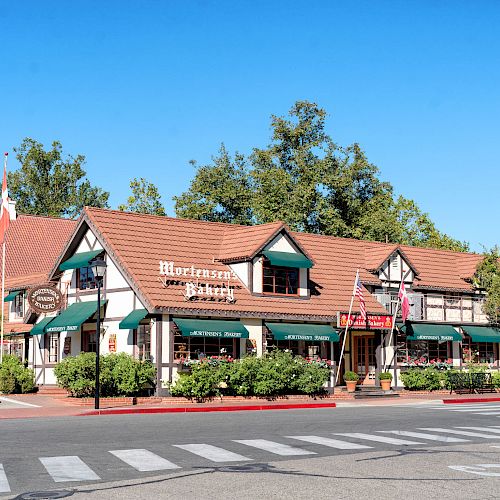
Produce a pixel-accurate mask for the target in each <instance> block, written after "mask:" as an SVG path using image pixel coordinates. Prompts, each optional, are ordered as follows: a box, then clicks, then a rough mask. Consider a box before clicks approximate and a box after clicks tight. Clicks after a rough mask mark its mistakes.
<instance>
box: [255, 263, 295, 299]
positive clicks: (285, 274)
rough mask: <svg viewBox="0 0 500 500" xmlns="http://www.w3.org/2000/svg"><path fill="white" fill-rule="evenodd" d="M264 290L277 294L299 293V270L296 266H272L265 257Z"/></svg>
mask: <svg viewBox="0 0 500 500" xmlns="http://www.w3.org/2000/svg"><path fill="white" fill-rule="evenodd" d="M262 280H263V281H262V291H263V292H264V293H272V294H276V295H297V294H298V288H299V270H298V269H297V268H294V267H278V266H272V265H271V263H270V262H269V260H268V259H264V266H263V278H262Z"/></svg>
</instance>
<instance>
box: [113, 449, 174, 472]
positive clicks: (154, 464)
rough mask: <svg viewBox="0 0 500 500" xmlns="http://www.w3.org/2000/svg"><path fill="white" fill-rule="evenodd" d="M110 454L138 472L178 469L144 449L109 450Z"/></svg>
mask: <svg viewBox="0 0 500 500" xmlns="http://www.w3.org/2000/svg"><path fill="white" fill-rule="evenodd" d="M110 453H111V454H112V455H114V456H115V457H117V458H119V459H120V460H122V461H123V462H125V463H126V464H128V465H131V466H132V467H133V468H134V469H136V470H138V471H139V472H151V471H155V470H167V469H179V468H180V467H179V466H178V465H175V464H174V463H172V462H169V461H168V460H166V459H164V458H162V457H160V456H158V455H156V454H155V453H152V452H150V451H148V450H144V449H136V450H110Z"/></svg>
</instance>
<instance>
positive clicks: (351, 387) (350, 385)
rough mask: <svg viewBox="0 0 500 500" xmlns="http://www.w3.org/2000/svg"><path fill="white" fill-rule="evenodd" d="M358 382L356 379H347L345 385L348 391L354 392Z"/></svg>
mask: <svg viewBox="0 0 500 500" xmlns="http://www.w3.org/2000/svg"><path fill="white" fill-rule="evenodd" d="M357 384H358V382H357V381H356V380H346V381H345V385H346V387H347V392H354V391H355V390H356V385H357Z"/></svg>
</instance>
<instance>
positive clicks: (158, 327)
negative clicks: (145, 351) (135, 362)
mask: <svg viewBox="0 0 500 500" xmlns="http://www.w3.org/2000/svg"><path fill="white" fill-rule="evenodd" d="M155 331H156V359H155V365H156V395H157V396H159V395H160V394H161V389H162V387H161V366H162V356H161V351H162V339H163V318H162V317H161V316H160V317H159V318H158V319H157V320H156V322H155Z"/></svg>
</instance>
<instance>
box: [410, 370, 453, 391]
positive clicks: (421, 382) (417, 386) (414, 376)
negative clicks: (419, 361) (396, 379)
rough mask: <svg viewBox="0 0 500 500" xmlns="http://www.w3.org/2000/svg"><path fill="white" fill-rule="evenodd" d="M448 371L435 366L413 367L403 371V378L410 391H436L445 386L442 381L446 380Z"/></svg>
mask: <svg viewBox="0 0 500 500" xmlns="http://www.w3.org/2000/svg"><path fill="white" fill-rule="evenodd" d="M445 377H446V372H444V375H443V373H442V372H440V371H438V370H436V369H435V368H424V369H420V368H412V369H410V370H407V371H405V372H402V373H401V380H402V382H403V384H404V386H405V388H406V389H408V390H409V391H435V390H437V389H441V388H442V387H443V385H442V383H441V381H445V380H446V378H445Z"/></svg>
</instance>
